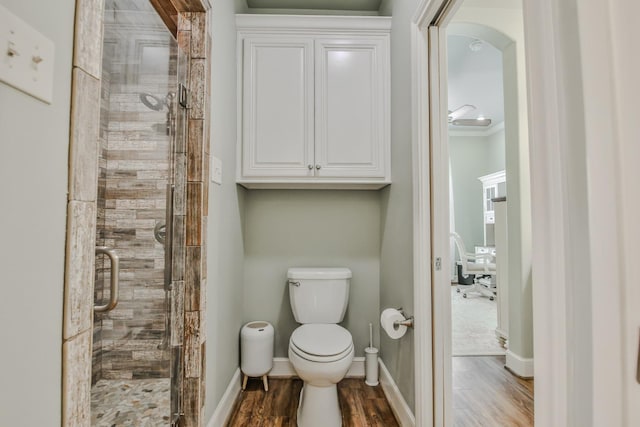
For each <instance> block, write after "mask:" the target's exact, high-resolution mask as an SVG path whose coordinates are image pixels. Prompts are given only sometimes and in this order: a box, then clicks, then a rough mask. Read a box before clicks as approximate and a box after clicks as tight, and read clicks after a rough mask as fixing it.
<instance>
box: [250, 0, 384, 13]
mask: <svg viewBox="0 0 640 427" xmlns="http://www.w3.org/2000/svg"><path fill="white" fill-rule="evenodd" d="M381 1H382V0H247V5H248V6H249V7H250V8H257V9H324V10H361V11H377V10H378V9H379V8H380V3H381Z"/></svg>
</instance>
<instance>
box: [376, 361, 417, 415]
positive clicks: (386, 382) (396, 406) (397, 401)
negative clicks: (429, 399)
mask: <svg viewBox="0 0 640 427" xmlns="http://www.w3.org/2000/svg"><path fill="white" fill-rule="evenodd" d="M378 363H379V365H380V385H381V386H382V391H383V392H384V395H385V396H386V398H387V401H388V402H389V406H391V411H393V415H395V417H396V420H397V421H398V423H399V424H400V426H401V427H414V426H415V425H416V418H415V417H414V415H413V412H411V408H409V405H407V402H406V400H404V397H403V396H402V393H400V389H399V388H398V386H397V385H396V383H395V381H393V378H392V377H391V374H390V373H389V370H388V369H387V367H386V366H385V365H384V363H383V362H382V359H378Z"/></svg>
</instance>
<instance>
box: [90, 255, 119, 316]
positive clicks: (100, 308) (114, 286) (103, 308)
mask: <svg viewBox="0 0 640 427" xmlns="http://www.w3.org/2000/svg"><path fill="white" fill-rule="evenodd" d="M101 254H102V255H106V256H108V257H109V259H110V260H111V286H110V289H111V295H110V296H109V302H108V303H106V304H103V305H94V306H93V311H94V312H95V313H106V312H107V311H110V310H113V309H114V308H115V306H116V305H117V304H118V286H119V282H120V257H118V254H117V253H116V250H115V249H113V248H109V247H107V246H96V255H101Z"/></svg>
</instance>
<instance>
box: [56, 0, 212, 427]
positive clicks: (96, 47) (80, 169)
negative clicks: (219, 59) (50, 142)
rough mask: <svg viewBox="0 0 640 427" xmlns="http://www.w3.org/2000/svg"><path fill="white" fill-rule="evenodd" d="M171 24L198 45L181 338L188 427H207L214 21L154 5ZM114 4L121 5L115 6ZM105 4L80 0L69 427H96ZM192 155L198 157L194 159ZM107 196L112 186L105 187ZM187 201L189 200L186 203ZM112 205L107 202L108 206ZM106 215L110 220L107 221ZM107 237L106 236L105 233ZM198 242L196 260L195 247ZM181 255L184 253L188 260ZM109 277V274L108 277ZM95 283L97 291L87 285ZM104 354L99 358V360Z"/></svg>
mask: <svg viewBox="0 0 640 427" xmlns="http://www.w3.org/2000/svg"><path fill="white" fill-rule="evenodd" d="M151 1H152V3H154V5H155V7H156V8H157V9H158V10H159V12H161V13H160V15H161V16H162V17H163V20H164V21H165V23H166V24H167V26H168V28H170V29H172V31H174V32H175V30H176V28H177V29H178V32H182V35H181V36H180V35H178V38H179V39H182V42H183V43H182V44H181V45H182V46H185V45H186V46H188V47H189V49H187V50H186V51H185V52H186V53H187V56H188V60H187V63H188V64H187V65H188V67H187V68H188V70H187V74H186V82H187V85H188V87H189V90H190V91H191V95H192V103H191V104H192V108H191V110H190V111H189V114H188V117H187V124H186V127H187V128H188V135H189V142H188V143H187V147H186V148H185V147H183V148H181V150H176V153H182V154H183V156H182V160H181V162H178V159H176V160H175V166H176V169H175V172H174V176H175V180H176V181H175V182H176V186H178V181H180V182H181V185H182V188H184V189H187V188H188V187H190V188H189V190H190V191H188V192H187V194H186V195H180V194H176V197H175V198H174V203H176V204H177V203H178V202H179V201H181V202H182V203H183V211H182V212H181V213H180V214H178V213H176V214H175V217H174V224H180V223H181V224H182V225H183V227H182V228H181V229H177V230H176V231H175V232H174V245H176V243H178V241H180V242H179V244H177V245H176V247H174V255H178V257H175V256H174V260H173V266H174V271H173V283H174V290H173V292H172V293H173V294H174V302H173V304H172V307H171V309H172V313H173V315H172V316H173V320H174V322H175V325H174V326H175V327H176V328H178V331H177V333H175V334H172V335H173V336H174V337H175V341H174V342H172V345H173V348H172V351H173V352H174V353H177V354H180V355H181V356H182V358H181V359H180V358H176V365H175V368H176V374H175V375H174V377H175V378H178V380H179V381H178V383H177V384H175V385H173V386H175V387H177V389H178V390H177V392H178V393H179V394H180V396H181V397H180V400H181V401H182V406H181V410H182V413H183V414H184V415H183V417H182V420H181V422H180V425H182V426H183V427H196V426H197V427H201V426H202V425H203V411H204V400H205V391H204V375H205V372H204V364H205V354H204V339H205V336H206V332H205V330H204V327H205V325H206V319H205V317H204V308H205V293H204V290H205V281H206V279H205V278H206V269H205V266H206V263H205V262H203V261H204V260H206V243H205V241H204V240H203V239H202V236H203V235H206V216H207V203H208V201H207V180H208V176H209V162H208V154H209V139H208V135H209V104H208V101H209V97H210V95H211V94H210V82H209V75H210V69H211V64H210V55H209V49H210V46H211V39H210V35H209V29H208V26H207V24H206V21H207V15H208V13H209V10H210V7H211V6H210V3H209V1H208V0H176V1H172V2H164V1H162V0H151ZM107 2H108V3H112V1H110V0H107ZM104 6H105V2H104V0H76V14H75V35H74V55H73V75H72V94H71V95H72V96H71V101H72V102H71V114H70V116H71V123H70V128H71V132H70V133H71V135H70V141H69V147H70V148H69V196H68V205H67V212H68V215H67V243H66V257H65V294H64V318H63V336H62V371H63V378H62V396H63V402H62V403H63V404H62V423H61V424H62V425H64V426H78V427H89V426H90V424H91V401H90V388H91V387H90V385H91V362H92V354H91V345H92V344H91V342H92V334H93V330H92V329H93V322H92V309H91V307H92V305H93V301H94V297H95V295H94V291H93V282H94V278H95V273H94V272H95V265H94V260H95V257H94V251H95V245H96V243H100V241H99V240H98V241H97V242H96V220H97V219H98V217H99V215H98V214H97V209H98V205H99V203H100V202H99V200H98V194H97V193H98V192H99V191H101V190H98V191H97V186H96V182H97V180H98V175H99V170H98V164H99V162H98V157H99V156H98V151H99V149H100V144H99V139H100V138H99V134H100V123H99V120H98V118H99V117H100V114H99V113H100V87H101V80H102V72H101V64H102V58H101V57H102V41H103V37H102V36H103V28H104V19H105V16H104V14H103V11H104ZM187 159H189V161H187ZM103 190H104V192H105V193H106V181H105V185H104V187H103ZM180 198H182V200H179V199H180ZM105 206H106V203H105ZM103 217H104V216H103ZM98 237H100V236H99V235H98ZM187 246H189V247H190V250H189V256H187V254H186V252H187V251H186V247H187ZM180 255H181V256H180ZM103 280H104V281H106V280H107V278H104V279H103ZM87 284H89V286H87ZM98 358H99V357H98Z"/></svg>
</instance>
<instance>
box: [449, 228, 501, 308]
mask: <svg viewBox="0 0 640 427" xmlns="http://www.w3.org/2000/svg"><path fill="white" fill-rule="evenodd" d="M451 237H453V241H454V242H455V244H456V247H457V248H458V255H459V256H460V261H459V263H460V265H461V266H462V275H463V277H465V278H466V277H469V275H470V274H472V275H474V278H473V285H461V284H460V278H458V286H457V288H458V289H457V291H458V292H461V291H462V296H463V297H464V298H466V297H467V293H469V292H478V293H479V294H480V295H481V296H485V297H489V299H490V300H491V301H493V300H494V299H495V296H494V294H493V291H492V290H491V289H490V288H489V287H488V286H485V285H483V284H482V283H480V280H482V277H483V276H495V275H496V263H495V260H494V259H493V258H494V257H493V255H491V254H489V253H487V254H472V253H469V252H467V250H466V248H465V246H464V242H463V241H462V237H460V235H459V234H458V233H456V232H451ZM461 287H462V288H461Z"/></svg>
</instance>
